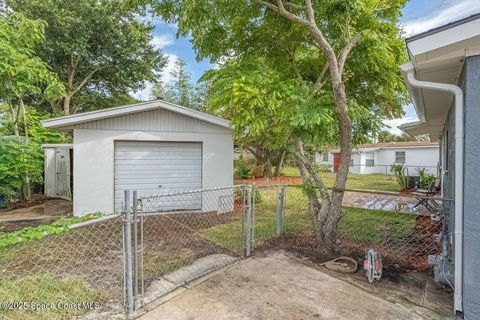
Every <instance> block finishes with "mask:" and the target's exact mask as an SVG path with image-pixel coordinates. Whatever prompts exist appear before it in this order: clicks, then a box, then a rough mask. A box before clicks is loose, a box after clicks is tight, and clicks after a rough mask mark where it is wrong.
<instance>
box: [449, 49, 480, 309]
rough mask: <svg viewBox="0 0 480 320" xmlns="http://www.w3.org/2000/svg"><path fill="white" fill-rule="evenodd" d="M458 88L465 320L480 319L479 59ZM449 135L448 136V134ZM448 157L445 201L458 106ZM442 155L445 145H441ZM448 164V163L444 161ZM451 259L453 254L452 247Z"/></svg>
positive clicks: (451, 190)
mask: <svg viewBox="0 0 480 320" xmlns="http://www.w3.org/2000/svg"><path fill="white" fill-rule="evenodd" d="M458 85H459V86H460V87H461V88H462V90H463V93H464V125H465V128H464V129H465V144H464V199H463V205H464V208H463V217H464V228H463V232H464V240H463V309H464V317H465V319H480V56H474V57H469V58H467V59H466V60H465V64H464V67H463V70H462V74H461V76H460V80H459V83H458ZM447 132H448V133H447ZM445 139H446V140H447V141H446V149H447V154H446V158H447V159H444V161H443V162H444V163H442V166H445V165H446V164H445V162H448V173H447V174H445V175H444V177H443V179H444V180H443V188H444V189H443V190H444V195H443V196H444V197H445V198H449V199H454V197H455V193H454V192H455V183H454V179H455V106H454V105H453V104H452V106H451V107H450V110H449V113H448V116H447V119H446V121H445V127H444V131H443V134H442V141H443V140H445ZM441 146H442V152H443V150H444V148H445V145H444V144H443V143H441ZM445 160H446V161H445ZM445 205H446V206H447V212H448V213H449V217H448V232H449V233H450V234H452V237H453V232H454V230H455V216H454V207H453V203H451V204H450V203H449V202H446V203H445ZM452 256H455V252H453V244H452Z"/></svg>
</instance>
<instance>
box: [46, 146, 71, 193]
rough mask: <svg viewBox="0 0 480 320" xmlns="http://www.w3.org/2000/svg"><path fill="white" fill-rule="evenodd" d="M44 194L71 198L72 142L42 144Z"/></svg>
mask: <svg viewBox="0 0 480 320" xmlns="http://www.w3.org/2000/svg"><path fill="white" fill-rule="evenodd" d="M42 149H43V152H44V164H45V195H47V196H50V197H59V198H65V199H68V200H71V199H72V158H73V157H72V151H73V145H72V144H44V145H42Z"/></svg>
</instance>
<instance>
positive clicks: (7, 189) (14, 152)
mask: <svg viewBox="0 0 480 320" xmlns="http://www.w3.org/2000/svg"><path fill="white" fill-rule="evenodd" d="M27 175H28V177H29V179H30V182H31V183H39V182H42V181H43V155H42V150H41V149H40V146H39V145H38V144H35V143H24V142H23V141H21V140H19V139H17V138H4V139H0V195H2V196H4V197H5V198H7V199H9V198H12V197H14V196H16V195H17V194H18V193H19V192H20V190H21V188H22V187H23V185H24V183H25V177H26V176H27Z"/></svg>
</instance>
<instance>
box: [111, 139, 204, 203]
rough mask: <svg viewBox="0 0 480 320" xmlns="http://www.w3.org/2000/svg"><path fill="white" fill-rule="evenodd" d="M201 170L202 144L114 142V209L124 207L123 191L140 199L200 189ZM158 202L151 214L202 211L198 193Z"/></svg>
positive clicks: (158, 200)
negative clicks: (133, 192) (170, 211)
mask: <svg viewBox="0 0 480 320" xmlns="http://www.w3.org/2000/svg"><path fill="white" fill-rule="evenodd" d="M201 171H202V148H201V143H183V142H115V209H116V210H117V211H120V210H121V208H122V206H123V197H124V190H137V192H138V196H139V197H142V196H149V195H156V194H161V193H171V192H180V191H186V190H196V189H201V187H202V183H201V181H202V174H201ZM159 186H161V187H159ZM160 199H161V200H160ZM160 199H155V201H154V205H155V208H154V210H152V211H165V210H182V209H200V208H201V195H200V194H192V195H187V196H185V197H183V196H182V197H175V196H174V197H162V198H160ZM148 207H150V208H153V207H154V206H153V203H152V204H150V205H149V206H148Z"/></svg>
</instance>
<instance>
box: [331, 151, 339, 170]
mask: <svg viewBox="0 0 480 320" xmlns="http://www.w3.org/2000/svg"><path fill="white" fill-rule="evenodd" d="M339 166H340V153H334V154H333V172H337V171H338V167H339Z"/></svg>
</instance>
